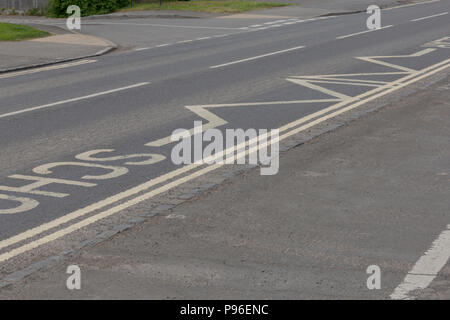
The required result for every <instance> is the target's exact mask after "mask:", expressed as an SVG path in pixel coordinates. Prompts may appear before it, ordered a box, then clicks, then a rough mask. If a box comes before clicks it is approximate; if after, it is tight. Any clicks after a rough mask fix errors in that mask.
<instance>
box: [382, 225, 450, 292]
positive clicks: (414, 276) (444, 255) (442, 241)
mask: <svg viewBox="0 0 450 320" xmlns="http://www.w3.org/2000/svg"><path fill="white" fill-rule="evenodd" d="M449 257H450V225H448V226H447V229H446V230H444V231H442V233H441V234H440V235H439V237H438V238H437V239H436V240H435V241H434V242H433V244H432V245H431V248H430V249H429V250H428V251H426V252H425V254H424V255H423V256H422V257H420V259H419V260H418V261H417V262H416V264H415V265H414V266H413V268H412V269H411V271H410V272H408V274H407V275H406V277H405V279H404V280H403V282H402V283H401V284H400V285H399V286H398V287H397V288H395V290H394V292H393V293H392V294H391V296H390V297H391V299H396V300H400V299H401V300H409V299H413V298H414V297H411V296H410V295H409V294H410V292H412V291H414V290H417V289H425V288H426V287H428V285H429V284H430V283H431V282H432V281H433V279H434V278H436V276H437V274H438V273H439V271H441V269H442V268H443V267H444V266H445V264H446V263H447V261H448V259H449Z"/></svg>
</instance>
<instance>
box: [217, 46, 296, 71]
mask: <svg viewBox="0 0 450 320" xmlns="http://www.w3.org/2000/svg"><path fill="white" fill-rule="evenodd" d="M304 47H305V46H298V47H294V48H289V49H285V50H280V51H275V52H271V53H266V54H262V55H259V56H255V57H251V58H246V59H241V60H237V61H231V62H227V63H224V64H219V65H216V66H211V67H210V68H211V69H215V68H220V67H225V66H229V65H232V64H236V63H241V62H246V61H251V60H256V59H260V58H264V57H268V56H273V55H275V54H280V53H284V52H289V51H293V50H298V49H302V48H304Z"/></svg>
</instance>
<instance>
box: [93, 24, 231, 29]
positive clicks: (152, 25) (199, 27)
mask: <svg viewBox="0 0 450 320" xmlns="http://www.w3.org/2000/svg"><path fill="white" fill-rule="evenodd" d="M89 24H95V25H99V24H101V25H124V26H143V27H146V26H151V27H164V28H166V27H167V28H183V29H186V28H188V29H216V30H239V29H240V28H227V27H203V26H180V25H176V24H153V23H129V22H126V23H121V22H93V23H86V22H85V23H84V25H89Z"/></svg>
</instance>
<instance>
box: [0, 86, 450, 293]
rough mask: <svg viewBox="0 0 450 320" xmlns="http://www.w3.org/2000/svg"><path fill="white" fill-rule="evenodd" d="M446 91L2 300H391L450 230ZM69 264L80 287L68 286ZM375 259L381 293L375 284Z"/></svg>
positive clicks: (37, 278)
mask: <svg viewBox="0 0 450 320" xmlns="http://www.w3.org/2000/svg"><path fill="white" fill-rule="evenodd" d="M449 89H450V78H446V79H445V80H442V81H440V82H438V83H436V84H434V85H433V86H432V87H430V88H428V89H426V90H422V91H419V92H417V93H415V94H413V95H411V96H409V97H408V98H403V99H402V100H401V102H396V103H394V104H391V105H387V106H386V107H385V108H383V109H381V110H379V111H378V112H375V113H373V114H370V115H366V116H364V117H363V118H360V119H358V121H354V122H351V123H349V124H348V125H346V126H343V127H341V128H339V129H337V130H335V131H332V132H329V133H328V134H324V135H322V136H320V137H318V138H315V139H313V140H312V141H310V142H307V143H305V144H304V145H300V146H298V147H296V148H294V149H291V150H289V151H286V152H284V153H282V154H281V159H280V171H279V173H278V174H277V175H275V176H260V175H259V170H257V169H254V170H250V171H244V173H242V174H240V175H238V176H235V177H231V178H229V179H228V180H227V181H226V182H225V183H223V184H222V185H220V186H218V187H215V188H213V189H210V190H209V191H207V192H205V193H203V194H201V195H198V196H196V197H195V198H192V199H191V200H189V201H188V202H184V203H182V204H180V205H178V206H177V207H175V208H173V209H171V210H169V211H166V212H163V213H162V214H160V215H158V216H155V217H153V218H150V219H149V220H148V221H146V222H143V223H141V224H139V225H138V226H136V227H134V228H133V229H131V230H128V231H125V232H123V233H121V234H119V235H118V236H115V237H114V238H112V239H110V240H108V241H106V242H103V243H100V244H98V245H96V246H94V247H90V248H85V249H83V250H82V251H81V253H79V254H76V255H75V256H73V257H71V258H70V259H69V261H63V262H60V263H59V264H58V265H56V266H54V267H52V268H51V270H44V271H41V272H37V273H35V274H33V275H32V276H30V277H29V278H28V279H27V280H26V282H25V284H23V283H21V284H15V285H12V286H9V287H6V288H4V289H2V290H1V291H0V298H1V299H8V298H9V299H11V298H14V299H29V298H45V299H56V298H58V299H70V298H81V299H97V298H106V299H117V298H125V299H128V298H136V299H176V298H186V299H197V298H202V299H211V298H217V299H226V298H231V299H242V298H250V299H261V298H263V299H266V298H268V299H275V298H281V299H311V298H317V299H349V298H357V299H375V298H377V299H380V298H381V299H383V298H387V297H389V295H390V293H392V291H393V290H394V288H395V287H396V286H397V285H398V284H399V283H400V282H401V281H402V280H403V278H404V277H405V275H406V274H407V272H408V271H409V270H410V269H411V266H412V265H413V264H414V263H415V262H416V261H417V259H418V258H419V257H420V256H421V255H423V253H424V252H425V251H426V250H428V249H429V247H430V245H431V243H432V242H433V241H434V239H435V238H436V236H437V235H439V233H440V232H441V231H442V230H444V229H445V228H446V226H447V224H448V223H449V218H450V217H449V212H448V208H449V207H450V200H449V197H448V195H449V187H448V186H449V178H448V177H449V175H450V172H449V164H450V163H449V159H450V140H449V136H450V113H449V110H450V109H449V101H450V90H449ZM350 117H351V116H350ZM148 210H149V209H147V211H148ZM71 264H76V265H79V266H80V268H81V277H82V278H81V279H82V289H81V290H74V291H69V290H67V289H66V287H65V284H66V279H67V276H68V275H67V274H66V272H65V270H66V267H67V266H68V265H71ZM373 264H375V265H378V266H380V268H381V270H382V289H381V290H368V289H367V287H366V279H367V277H368V275H367V274H366V268H367V267H368V266H369V265H373ZM449 280H450V269H449V268H448V267H447V268H444V269H443V270H442V272H441V274H440V275H439V277H438V281H437V282H436V283H433V284H432V285H431V287H430V289H429V290H428V291H427V292H428V294H429V295H430V294H434V296H438V297H439V298H445V299H449V298H450V296H448V286H447V284H448V281H449ZM443 284H444V285H443ZM446 290H447V291H446ZM430 291H431V293H430Z"/></svg>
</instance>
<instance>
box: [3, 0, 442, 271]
mask: <svg viewBox="0 0 450 320" xmlns="http://www.w3.org/2000/svg"><path fill="white" fill-rule="evenodd" d="M449 11H450V1H444V0H442V1H439V2H433V3H430V4H427V5H416V6H409V7H402V8H394V9H392V10H386V11H383V12H382V28H381V29H379V30H374V31H369V30H367V28H366V19H367V15H366V14H365V13H361V14H351V15H339V16H330V17H322V18H316V19H308V20H301V19H284V20H282V21H279V20H278V21H277V20H274V21H269V22H261V23H258V22H255V23H254V24H253V25H246V26H240V25H238V26H236V25H230V23H229V22H226V21H221V20H220V19H214V20H212V19H210V20H208V21H207V22H201V21H187V22H185V23H184V24H181V23H180V22H177V23H179V25H178V26H179V27H178V28H175V27H172V28H173V29H176V30H177V31H176V32H180V33H188V35H189V37H190V36H192V38H189V39H184V40H177V39H175V40H174V41H173V42H171V43H156V42H155V43H154V42H148V43H142V45H143V46H138V47H136V48H134V50H130V51H125V52H119V53H117V54H112V55H107V56H103V57H99V58H95V59H86V60H83V61H78V62H74V63H70V64H64V65H61V66H59V67H57V68H53V67H52V68H43V69H38V70H27V71H24V72H20V73H15V74H2V75H0V133H1V136H2V139H1V140H0V147H1V150H2V152H1V154H0V219H1V223H0V250H1V251H0V263H2V264H3V265H4V267H3V269H2V270H3V273H9V272H12V271H15V270H17V269H18V268H19V267H24V266H26V265H27V264H29V263H31V262H36V261H39V259H42V258H43V257H46V256H48V255H49V252H50V251H48V252H47V251H45V250H43V248H44V247H45V246H51V245H52V244H54V243H59V245H57V246H56V248H54V250H60V249H64V248H65V247H64V244H63V243H61V242H58V241H61V239H63V238H64V237H69V238H70V237H74V234H75V233H76V232H78V231H80V230H89V226H90V225H91V224H94V223H97V222H101V223H105V224H107V223H108V222H107V221H110V220H109V219H112V217H113V216H114V214H116V213H119V212H123V210H127V209H128V208H130V207H131V206H133V205H136V204H138V203H139V202H140V201H141V200H143V199H148V198H151V197H153V196H157V195H159V194H161V193H162V192H166V191H169V190H170V189H171V188H173V187H176V186H178V185H180V184H182V183H186V182H187V183H188V182H189V180H190V179H193V178H194V177H198V176H201V175H203V174H204V173H206V172H209V171H211V170H214V169H215V168H214V166H208V165H187V166H177V165H175V164H173V162H172V161H171V150H172V148H173V146H174V145H175V144H174V143H172V142H171V141H170V140H169V139H168V137H170V135H171V133H172V132H173V131H174V130H176V129H178V128H186V129H191V128H193V125H194V121H195V120H202V121H203V124H204V128H208V127H213V128H215V127H217V128H219V129H220V130H224V129H227V128H243V129H248V128H256V129H274V128H279V129H280V134H281V139H284V137H288V136H289V135H290V134H293V133H295V132H298V131H301V130H302V129H301V125H302V124H305V123H308V122H309V121H320V119H321V117H324V116H329V117H332V116H333V112H338V111H342V112H343V111H345V110H350V109H354V108H357V107H358V106H359V105H362V104H363V103H365V102H369V101H371V100H373V99H375V98H376V97H379V96H383V95H389V94H392V93H394V92H395V91H396V90H398V89H401V88H403V87H405V86H407V85H409V84H411V83H414V82H415V81H418V80H422V79H425V78H426V77H430V76H432V75H434V74H436V73H438V72H440V71H442V70H445V69H446V68H447V67H448V66H449V64H450V60H449V59H450V49H449V47H450V41H449V39H450V38H449V37H450V34H449V32H450V19H449V17H450V14H449ZM213 22H214V23H213ZM128 23H129V24H131V23H136V24H142V22H141V23H139V22H128ZM177 23H174V25H176V24H177ZM97 24H101V22H97ZM109 24H110V25H111V24H112V23H111V22H109ZM160 24H161V25H163V24H164V23H160ZM107 27H108V22H105V28H107ZM138 27H140V28H142V25H141V26H138ZM146 27H148V28H149V30H154V29H152V28H153V27H154V28H162V27H163V26H159V27H158V26H156V25H155V24H154V25H153V26H152V25H150V24H149V25H148V26H146ZM203 29H204V30H203ZM199 30H201V31H199ZM152 32H155V31H152ZM186 106H189V107H186ZM295 130H297V131H295ZM294 131H295V132H294ZM283 134H285V136H283ZM86 232H89V231H86ZM74 241H75V240H74Z"/></svg>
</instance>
